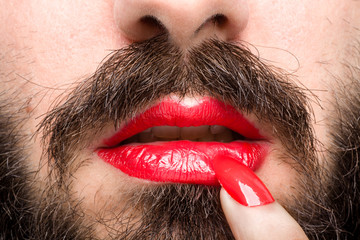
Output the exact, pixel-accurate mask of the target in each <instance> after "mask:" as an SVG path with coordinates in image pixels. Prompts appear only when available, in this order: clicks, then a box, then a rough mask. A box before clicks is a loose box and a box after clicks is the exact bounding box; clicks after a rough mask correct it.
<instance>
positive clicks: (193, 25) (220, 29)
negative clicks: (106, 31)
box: [114, 0, 249, 46]
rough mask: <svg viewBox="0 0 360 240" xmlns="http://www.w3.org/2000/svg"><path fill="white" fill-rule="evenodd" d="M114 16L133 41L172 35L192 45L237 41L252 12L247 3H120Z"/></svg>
mask: <svg viewBox="0 0 360 240" xmlns="http://www.w3.org/2000/svg"><path fill="white" fill-rule="evenodd" d="M114 17H115V21H116V24H117V26H118V28H119V29H120V31H121V33H122V34H123V35H124V36H125V37H126V38H128V39H130V40H131V41H134V42H140V41H144V40H147V39H150V38H152V37H155V36H157V35H159V34H161V33H168V35H169V37H170V38H171V40H173V41H174V42H175V43H176V44H178V45H180V46H191V45H193V44H195V43H197V42H199V41H203V40H204V39H207V38H210V37H216V38H218V39H221V40H225V41H229V40H232V39H235V38H237V37H238V36H239V34H240V33H241V31H242V30H243V29H244V28H245V27H246V25H247V21H248V17H249V11H248V6H247V0H116V1H115V4H114Z"/></svg>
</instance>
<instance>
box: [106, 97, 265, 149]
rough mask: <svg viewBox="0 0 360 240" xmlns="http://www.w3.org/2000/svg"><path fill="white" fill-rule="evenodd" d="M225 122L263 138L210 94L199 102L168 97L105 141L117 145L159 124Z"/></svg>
mask: <svg viewBox="0 0 360 240" xmlns="http://www.w3.org/2000/svg"><path fill="white" fill-rule="evenodd" d="M202 125H222V126H224V127H227V128H229V129H231V130H233V131H234V132H237V133H238V134H240V135H242V136H244V137H245V138H246V139H249V140H262V139H264V137H263V136H262V135H260V133H259V130H258V129H257V128H256V127H255V126H254V125H252V124H251V123H250V122H249V120H247V119H246V118H245V117H244V116H243V114H241V113H240V112H239V111H237V110H236V109H235V108H233V107H232V106H231V105H228V104H225V103H223V102H221V101H219V100H216V99H214V98H210V97H206V98H202V99H201V100H198V101H197V102H196V104H195V105H194V104H186V103H184V102H182V101H180V100H178V99H173V98H166V99H164V100H163V101H161V102H160V103H159V104H157V105H155V106H152V107H150V108H149V109H147V110H145V111H144V112H143V113H141V114H139V115H137V116H136V117H135V118H133V119H131V120H130V121H128V122H127V123H126V124H125V125H124V126H123V127H122V128H120V129H119V130H118V131H117V132H116V133H115V134H113V135H112V136H111V137H110V138H106V139H105V140H104V141H103V144H104V145H105V146H106V147H115V146H117V145H119V144H120V143H121V142H122V141H124V140H125V139H128V138H129V137H131V136H134V135H136V134H138V133H140V132H142V131H144V130H146V129H148V128H151V127H155V126H177V127H190V126H202Z"/></svg>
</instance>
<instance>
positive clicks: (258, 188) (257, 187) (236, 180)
mask: <svg viewBox="0 0 360 240" xmlns="http://www.w3.org/2000/svg"><path fill="white" fill-rule="evenodd" d="M213 166H214V171H215V175H216V177H217V179H218V181H219V182H220V184H221V186H222V187H223V188H224V189H225V190H226V191H227V192H228V194H229V195H230V196H231V197H232V198H233V199H235V200H236V201H237V202H238V203H240V204H242V205H244V206H248V207H255V206H262V205H266V204H269V203H272V202H274V198H273V197H272V196H271V193H270V192H269V190H268V189H267V188H266V186H265V185H264V183H263V182H262V181H261V180H260V179H259V178H258V177H257V176H256V175H255V173H254V172H253V171H252V170H251V169H250V168H248V167H246V166H245V165H243V164H242V163H241V162H239V161H237V160H236V159H234V158H231V157H228V156H222V155H219V156H216V157H215V158H214V160H213Z"/></svg>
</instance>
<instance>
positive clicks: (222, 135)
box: [215, 129, 234, 142]
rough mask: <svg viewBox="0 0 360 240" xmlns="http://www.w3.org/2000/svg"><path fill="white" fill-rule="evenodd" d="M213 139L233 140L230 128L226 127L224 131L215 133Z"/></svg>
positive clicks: (220, 140)
mask: <svg viewBox="0 0 360 240" xmlns="http://www.w3.org/2000/svg"><path fill="white" fill-rule="evenodd" d="M215 140H216V141H217V142H231V141H232V140H234V138H233V135H232V132H231V130H229V129H226V130H225V131H224V132H222V133H219V134H216V135H215Z"/></svg>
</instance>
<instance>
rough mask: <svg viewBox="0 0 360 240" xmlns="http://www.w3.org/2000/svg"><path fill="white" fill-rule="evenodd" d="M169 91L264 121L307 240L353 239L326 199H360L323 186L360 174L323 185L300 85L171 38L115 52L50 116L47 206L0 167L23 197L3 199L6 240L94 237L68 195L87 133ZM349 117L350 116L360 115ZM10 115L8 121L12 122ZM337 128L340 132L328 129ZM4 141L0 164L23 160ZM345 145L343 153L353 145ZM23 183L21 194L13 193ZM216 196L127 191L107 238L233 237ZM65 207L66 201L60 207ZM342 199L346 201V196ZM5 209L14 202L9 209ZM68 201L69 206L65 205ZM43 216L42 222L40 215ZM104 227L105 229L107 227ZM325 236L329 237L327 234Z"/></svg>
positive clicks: (252, 62) (208, 45) (245, 56)
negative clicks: (286, 160)
mask: <svg viewBox="0 0 360 240" xmlns="http://www.w3.org/2000/svg"><path fill="white" fill-rule="evenodd" d="M359 90H360V87H359ZM355 92H356V91H355ZM357 92H360V91H357ZM171 93H176V94H177V95H179V96H186V95H192V94H193V95H201V96H205V95H206V96H212V97H214V98H217V99H219V100H221V101H224V102H226V103H229V104H231V105H232V106H234V107H235V108H236V109H238V110H239V111H243V112H246V113H254V114H255V115H256V116H257V117H258V119H259V120H260V121H261V122H262V123H264V124H270V125H271V126H272V128H273V132H274V133H276V136H277V137H278V138H279V139H280V140H281V141H282V143H283V145H284V147H285V148H286V149H287V150H288V152H289V156H290V157H291V159H293V161H294V168H296V169H298V172H299V176H300V177H299V184H300V185H299V189H298V193H299V194H298V195H297V196H295V197H294V199H291V201H289V202H291V203H292V204H293V205H291V206H290V205H289V206H285V207H286V208H287V210H288V211H289V212H290V213H291V214H292V215H293V216H294V217H295V218H296V219H297V220H298V221H299V223H300V225H301V226H302V227H303V229H304V230H305V232H306V233H307V234H308V236H309V237H310V238H313V239H332V238H333V239H335V237H338V238H339V239H340V238H341V239H346V238H343V237H344V236H349V239H350V237H351V235H350V234H348V233H346V229H345V227H348V228H347V229H351V227H352V230H354V229H355V228H357V227H354V226H353V224H349V221H348V219H344V217H343V213H342V212H341V211H342V210H344V207H343V208H340V206H339V204H338V203H339V202H340V201H337V202H338V203H337V204H335V202H336V201H332V200H331V199H330V197H329V196H328V195H327V194H328V193H329V191H330V192H334V193H335V194H337V195H336V196H337V199H346V198H349V196H350V195H351V201H355V198H354V197H356V196H358V195H359V194H358V193H355V194H354V193H352V194H350V189H351V187H349V189H348V191H349V192H347V193H344V194H339V192H336V191H332V190H329V189H330V188H331V189H332V187H333V186H334V184H336V183H339V182H340V181H343V177H341V176H342V174H344V172H345V171H349V168H348V167H352V168H351V170H352V171H355V174H352V175H351V176H354V178H355V179H356V177H357V180H358V179H359V176H358V175H359V171H358V170H356V168H355V170H354V166H356V165H354V166H347V168H346V169H345V168H340V167H339V168H336V170H335V173H337V174H336V175H335V176H333V177H329V176H327V178H326V180H325V181H324V180H323V179H322V177H323V175H324V174H325V172H324V171H325V170H324V171H323V170H322V169H321V168H320V166H319V165H318V159H316V158H315V154H314V142H315V140H314V138H313V135H312V129H311V127H310V114H311V113H310V109H309V107H308V105H307V97H306V90H303V89H300V88H299V87H297V86H296V85H295V84H294V83H293V82H292V81H291V79H290V78H289V76H288V75H287V74H286V73H283V72H281V71H280V70H279V69H275V68H274V67H269V66H267V65H265V64H264V63H262V62H261V61H260V59H259V57H257V56H255V55H253V54H252V53H251V52H250V51H249V50H248V49H246V48H245V47H244V46H236V45H233V44H229V43H225V42H221V41H217V40H210V41H207V42H205V43H203V44H201V45H200V46H199V47H196V48H194V49H192V50H191V51H188V52H181V51H180V50H179V49H177V48H176V47H175V46H173V45H172V44H171V42H169V41H168V39H167V36H160V37H157V38H154V39H151V40H149V41H146V42H143V43H138V44H133V45H131V46H130V47H128V48H126V49H121V50H119V51H115V52H114V53H113V54H112V55H111V56H110V57H109V58H108V59H107V61H105V62H104V63H103V64H102V65H101V66H100V67H99V69H98V70H97V71H96V73H95V74H94V75H93V76H92V77H90V78H89V79H86V80H84V81H83V82H82V83H80V84H79V86H78V87H76V89H74V90H73V91H72V93H70V94H69V95H67V97H66V99H64V101H63V103H62V104H60V105H59V106H57V107H56V108H54V109H53V110H52V111H50V112H49V113H48V114H47V116H46V117H45V119H44V121H43V123H42V125H41V126H40V128H39V131H40V132H41V133H43V135H44V146H47V147H46V148H45V150H46V156H47V157H48V160H49V164H50V166H52V167H53V171H52V173H51V174H52V175H53V176H52V177H54V178H56V180H57V181H56V183H58V185H57V186H53V185H50V184H49V186H48V187H47V189H45V190H44V192H43V196H42V199H43V201H39V200H38V198H34V197H32V196H31V193H28V194H24V193H25V192H26V191H24V188H26V187H27V186H28V185H29V180H28V178H29V177H27V173H26V169H25V168H23V167H14V169H16V170H18V173H16V174H9V171H10V169H12V168H11V167H9V165H5V164H3V165H2V167H3V171H4V172H5V173H7V175H8V176H9V177H10V179H12V180H10V183H11V181H13V180H14V179H16V180H17V181H19V182H20V183H21V184H9V180H6V181H5V180H4V178H2V179H1V181H0V183H1V184H0V186H7V187H6V188H4V192H5V195H6V194H7V195H11V194H9V193H11V192H19V194H13V195H11V196H12V197H13V198H7V199H4V201H2V202H4V204H3V206H5V207H3V208H2V211H3V212H2V213H1V215H4V216H8V218H9V217H13V216H14V215H13V214H12V213H13V212H14V213H17V214H15V217H14V218H15V219H16V221H14V222H11V226H15V227H10V225H9V224H6V226H8V227H9V228H6V230H5V228H4V231H3V233H4V236H13V238H12V239H16V236H26V237H25V238H29V239H31V238H32V236H37V238H33V239H46V236H52V238H51V239H60V238H61V239H64V238H65V239H67V238H68V239H89V238H95V237H94V236H92V234H93V230H92V226H89V225H85V224H84V223H83V222H82V220H81V217H80V216H81V209H79V208H78V207H74V206H78V204H77V202H76V199H72V198H71V194H70V193H69V189H68V188H69V187H70V184H69V182H70V181H71V180H70V176H71V172H72V171H76V168H75V167H73V160H74V159H76V157H77V153H78V152H79V151H81V149H83V148H84V147H85V146H86V145H87V144H88V140H87V139H88V136H89V135H90V134H92V133H93V132H94V131H97V130H98V129H101V128H102V127H103V123H112V124H114V126H115V127H117V126H118V125H119V122H122V121H125V120H127V119H129V118H131V117H133V116H134V115H135V114H136V113H138V112H139V111H141V110H142V109H144V108H146V107H147V106H149V103H150V104H151V103H153V102H155V101H156V100H158V99H159V98H161V97H163V96H166V95H168V94H171ZM356 103H358V104H357V105H356ZM353 104H354V106H353V107H352V108H351V109H347V110H350V111H353V110H354V109H355V110H358V109H359V106H360V103H359V102H356V101H355V102H353ZM356 107H357V109H356ZM341 111H343V110H341ZM357 113H358V112H357ZM352 114H353V115H354V116H356V112H353V113H352ZM4 116H6V115H4ZM16 119H17V118H16V117H14V118H13V119H11V121H12V122H14V121H15V120H16ZM354 120H355V119H354V118H352V119H349V120H348V119H347V120H346V121H347V122H351V123H352V124H355V127H356V126H357V127H358V128H357V130H359V122H357V123H356V122H355V123H354ZM341 124H342V125H341V128H342V127H344V126H343V125H344V124H343V122H342V123H341ZM356 124H357V125H356ZM14 126H15V124H14ZM336 128H339V126H337V127H334V129H336ZM4 129H6V127H4ZM342 130H343V128H342ZM355 130H356V129H355ZM359 132H360V131H357V132H355V137H354V142H351V143H350V144H354V143H355V144H356V140H357V141H358V142H357V143H359V139H358V138H359V134H358V133H359ZM4 133H6V134H8V135H9V136H11V137H13V138H14V139H15V140H14V141H19V142H24V141H23V140H21V138H20V137H19V136H16V135H14V134H13V133H14V132H13V133H12V134H10V133H8V132H6V131H4ZM356 133H357V135H356ZM342 134H343V133H342V132H340V131H339V130H338V129H337V130H336V133H335V134H334V136H335V135H336V136H337V137H338V139H339V138H340V137H339V136H341V135H342ZM6 139H9V137H4V139H3V141H2V143H3V144H2V146H4V147H3V148H2V149H4V150H2V152H4V153H6V154H4V156H7V157H6V159H5V158H4V160H3V159H2V160H1V162H2V163H4V162H8V159H9V157H10V156H11V158H12V159H13V160H12V161H11V162H13V163H14V164H15V165H14V166H17V164H18V162H19V161H25V160H24V158H25V157H26V156H25V157H24V155H23V154H21V153H20V152H19V151H18V152H16V154H13V155H12V154H11V152H13V151H12V150H11V148H6V147H5V146H8V145H9V144H6V143H7V140H6ZM299 143H300V144H299ZM347 143H348V144H349V142H347ZM334 144H335V143H334ZM342 144H344V142H342ZM345 146H348V145H345ZM354 146H359V145H354ZM343 147H344V146H342V148H341V149H344V148H343ZM20 149H21V148H20ZM345 149H346V153H347V154H349V149H347V148H345ZM355 151H356V150H355ZM14 153H15V152H14ZM356 153H357V152H356ZM331 156H337V157H336V159H334V161H335V160H336V161H338V162H339V161H341V162H343V159H341V157H343V155H341V154H340V153H339V152H338V151H336V153H332V155H330V157H331ZM287 157H288V156H287ZM348 158H349V157H348ZM21 159H23V160H21ZM354 161H355V162H356V161H358V158H355V160H354V157H353V156H352V158H351V159H350V160H349V159H347V162H354ZM339 169H341V171H340V170H339ZM330 179H331V181H330ZM352 180H353V179H352ZM329 182H330V185H329ZM351 183H353V181H351ZM19 187H20V189H23V191H15V189H16V190H19ZM218 192H219V189H218V188H216V187H206V186H200V185H177V184H174V185H162V186H159V187H156V188H152V189H147V188H144V189H143V190H142V191H140V192H132V193H129V196H128V199H130V200H129V202H128V203H127V206H129V208H124V209H122V210H119V214H118V216H117V219H116V222H117V223H118V224H120V225H124V224H125V225H126V228H125V229H126V230H125V231H122V232H120V231H117V230H116V229H114V227H113V226H111V227H109V229H114V230H113V231H112V232H110V233H109V238H114V239H149V238H150V239H232V235H231V231H230V229H229V227H228V225H227V224H226V221H225V218H224V216H223V213H222V211H221V206H220V203H219V199H218ZM300 197H301V200H300ZM18 199H24V201H20V202H21V204H23V205H24V207H18V206H15V205H14V204H10V203H13V202H14V201H15V200H16V201H19V200H18ZM16 201H15V202H16ZM358 201H359V200H358ZM36 202H41V203H42V204H38V203H37V204H36ZM68 202H72V203H71V204H66V203H68ZM346 202H347V203H349V200H348V199H347V201H346ZM134 203H136V204H134ZM9 204H10V205H12V206H10V207H9V206H8V205H9ZM48 204H52V206H53V207H51V209H53V210H52V211H46V210H49V209H50V208H49V205H48ZM64 204H65V205H66V206H67V207H68V208H64ZM69 206H71V208H69ZM130 206H131V207H130ZM346 206H349V205H346ZM351 206H353V204H351ZM54 209H55V210H54ZM64 209H67V210H64ZM69 209H70V210H69ZM32 210H35V213H33V211H32ZM42 211H44V212H43V214H44V216H48V217H45V218H40V217H39V215H41V214H40V212H42ZM129 211H133V212H134V219H137V221H138V222H136V224H131V223H133V222H134V221H133V219H126V218H122V216H125V215H126V216H128V214H126V213H129ZM355 211H357V212H351V214H353V215H352V216H356V215H355V213H359V211H358V209H355ZM351 214H349V215H351ZM25 216H26V217H25ZM160 216H161V217H160ZM21 217H22V218H21ZM4 219H6V218H4ZM19 219H26V221H25V220H23V221H21V220H19ZM62 219H66V221H63V220H62ZM60 220H62V221H60ZM101 224H106V221H103V222H102V223H101ZM34 226H37V227H36V228H35V227H34ZM39 226H40V227H39ZM51 226H57V227H56V228H54V227H51ZM15 229H20V230H15ZM23 229H26V230H23ZM66 229H69V230H66ZM117 229H124V228H123V227H119V228H117ZM352 233H354V231H352ZM328 236H331V237H330V238H326V237H328ZM18 238H19V239H20V238H21V237H18ZM49 239H50V238H49Z"/></svg>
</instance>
